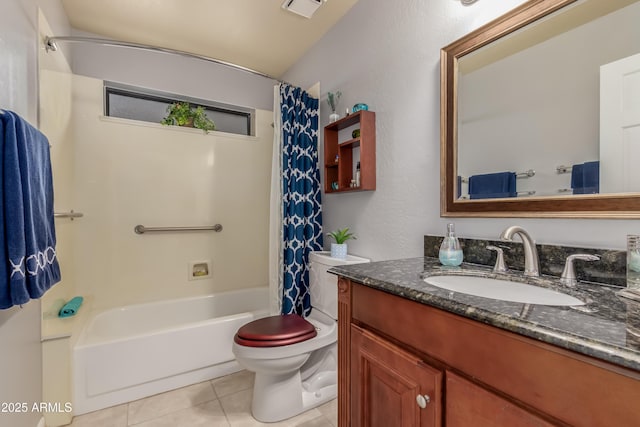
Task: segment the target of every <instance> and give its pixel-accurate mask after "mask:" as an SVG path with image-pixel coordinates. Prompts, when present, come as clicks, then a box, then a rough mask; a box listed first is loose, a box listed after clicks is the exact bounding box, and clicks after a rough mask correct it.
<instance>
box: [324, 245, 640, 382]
mask: <svg viewBox="0 0 640 427" xmlns="http://www.w3.org/2000/svg"><path fill="white" fill-rule="evenodd" d="M329 272H330V273H334V274H337V275H340V276H344V277H346V278H349V279H351V280H353V281H355V282H358V283H362V284H363V285H365V286H368V287H371V288H375V289H379V290H382V291H385V292H388V293H390V294H393V295H397V296H400V297H403V298H407V299H410V300H413V301H416V302H419V303H421V304H425V305H429V306H432V307H436V308H439V309H442V310H445V311H448V312H450V313H454V314H458V315H461V316H464V317H467V318H469V319H473V320H476V321H479V322H482V323H485V324H488V325H492V326H495V327H498V328H501V329H505V330H508V331H511V332H515V333H517V334H520V335H524V336H527V337H530V338H533V339H536V340H539V341H542V342H546V343H549V344H553V345H556V346H558V347H562V348H565V349H568V350H572V351H575V352H577V353H582V354H585V355H587V356H591V357H595V358H598V359H601V360H605V361H607V362H610V363H614V364H616V365H620V366H624V367H627V368H631V369H634V370H636V371H640V303H637V302H633V301H631V300H627V299H625V298H621V297H618V296H616V292H617V291H618V290H620V288H619V287H610V286H606V285H599V284H593V283H578V285H577V286H576V287H575V288H573V289H571V288H567V287H565V286H563V285H561V284H560V283H559V281H558V278H557V277H554V276H542V277H540V278H525V277H524V276H523V275H522V272H517V271H516V272H513V273H509V274H507V275H508V276H509V277H508V278H509V279H510V280H516V281H522V282H528V283H531V284H536V285H539V286H543V287H546V288H550V289H554V290H558V291H560V292H563V293H566V294H570V295H572V296H575V297H576V298H578V299H580V300H582V301H584V302H586V304H585V305H584V306H571V307H560V306H547V305H537V304H522V303H516V302H508V301H499V300H494V299H490V298H483V297H477V296H472V295H467V294H462V293H456V292H452V291H449V290H447V289H442V288H438V287H436V286H432V285H429V284H428V283H426V282H425V281H424V280H423V279H424V278H425V277H428V276H433V275H443V274H451V275H473V276H481V277H496V278H499V277H500V276H502V277H504V275H498V274H495V273H493V271H492V269H491V268H490V267H486V266H483V265H476V264H467V263H463V264H462V265H461V266H460V267H444V266H442V265H440V263H439V262H438V260H437V259H436V258H430V257H420V258H408V259H400V260H392V261H379V262H372V263H367V264H353V265H343V266H337V267H333V268H331V269H330V270H329Z"/></svg>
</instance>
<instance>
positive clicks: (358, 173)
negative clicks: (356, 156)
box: [356, 162, 360, 187]
mask: <svg viewBox="0 0 640 427" xmlns="http://www.w3.org/2000/svg"><path fill="white" fill-rule="evenodd" d="M356 187H360V162H358V164H357V165H356Z"/></svg>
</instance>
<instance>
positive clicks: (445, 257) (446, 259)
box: [439, 224, 462, 266]
mask: <svg viewBox="0 0 640 427" xmlns="http://www.w3.org/2000/svg"><path fill="white" fill-rule="evenodd" d="M439 257H440V263H441V264H442V265H449V266H458V265H460V264H462V248H461V247H460V242H459V241H458V238H457V237H456V233H455V231H454V229H453V224H447V235H446V236H445V237H444V240H442V245H440V253H439Z"/></svg>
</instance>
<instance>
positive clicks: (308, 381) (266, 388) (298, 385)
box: [233, 252, 369, 422]
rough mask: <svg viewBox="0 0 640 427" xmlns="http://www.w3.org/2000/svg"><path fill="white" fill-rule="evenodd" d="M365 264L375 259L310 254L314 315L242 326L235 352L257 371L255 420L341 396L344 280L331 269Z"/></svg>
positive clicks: (287, 414)
mask: <svg viewBox="0 0 640 427" xmlns="http://www.w3.org/2000/svg"><path fill="white" fill-rule="evenodd" d="M364 262H369V260H368V259H365V258H360V257H356V256H353V255H347V259H346V260H340V259H337V258H331V256H330V255H329V252H312V253H310V254H309V270H310V271H309V287H310V292H311V306H312V307H313V308H312V310H311V314H310V315H309V317H307V318H306V319H303V318H302V317H300V316H298V315H286V316H280V315H278V316H271V317H265V318H262V319H258V320H255V321H253V322H250V323H247V324H246V325H244V326H242V327H241V328H240V329H238V332H237V333H236V336H235V339H234V343H233V354H235V356H236V360H237V361H238V363H239V364H240V365H241V366H242V367H244V368H245V369H247V370H249V371H253V372H255V373H256V377H255V384H254V387H253V402H252V405H251V412H252V414H253V417H254V418H255V419H257V420H258V421H262V422H276V421H281V420H284V419H287V418H291V417H293V416H295V415H298V414H300V413H302V412H304V411H306V410H308V409H311V408H314V407H316V406H318V405H321V404H323V403H325V402H327V401H329V400H331V399H333V398H335V397H336V396H337V388H338V385H337V382H338V375H337V367H338V363H337V359H338V354H337V347H338V346H337V340H338V324H337V319H338V289H337V282H338V280H337V277H336V276H335V275H333V274H330V273H327V270H328V269H329V268H331V267H333V266H336V265H344V264H359V263H364Z"/></svg>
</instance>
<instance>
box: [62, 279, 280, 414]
mask: <svg viewBox="0 0 640 427" xmlns="http://www.w3.org/2000/svg"><path fill="white" fill-rule="evenodd" d="M268 304H269V302H268V288H252V289H244V290H239V291H231V292H223V293H219V294H214V295H207V296H202V297H194V298H183V299H176V300H169V301H159V302H153V303H146V304H136V305H130V306H125V307H119V308H114V309H110V310H106V311H103V312H101V313H98V314H96V315H95V316H93V317H92V318H91V319H89V321H88V322H87V325H86V327H85V328H84V329H83V331H82V332H81V334H80V336H79V338H78V341H77V343H76V344H75V346H74V347H73V361H72V363H73V376H74V378H73V387H74V391H73V396H74V402H73V409H74V414H75V415H80V414H84V413H86V412H91V411H95V410H98V409H102V408H106V407H109V406H113V405H117V404H120V403H124V402H129V401H132V400H136V399H140V398H143V397H146V396H151V395H153V394H157V393H161V392H164V391H167V390H172V389H174V388H178V387H184V386H186V385H190V384H194V383H197V382H201V381H206V380H209V379H212V378H216V377H219V376H222V375H227V374H229V373H232V372H236V371H238V370H240V367H239V365H238V364H237V363H236V361H235V358H234V356H233V353H232V352H231V345H232V342H233V336H234V334H235V333H236V331H237V330H238V328H239V327H240V326H242V325H244V324H245V323H247V322H250V321H251V320H253V319H256V318H259V317H264V316H266V315H268V313H269V311H268Z"/></svg>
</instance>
